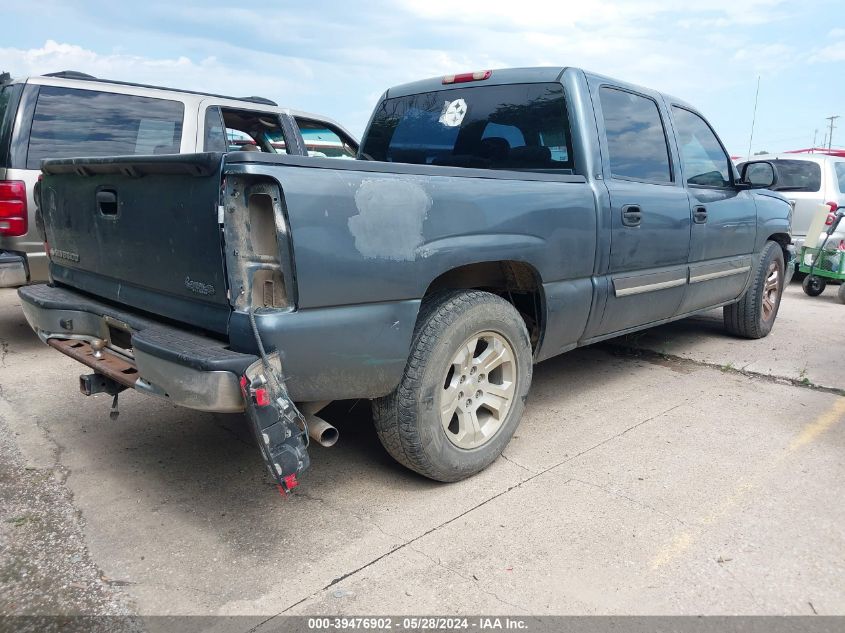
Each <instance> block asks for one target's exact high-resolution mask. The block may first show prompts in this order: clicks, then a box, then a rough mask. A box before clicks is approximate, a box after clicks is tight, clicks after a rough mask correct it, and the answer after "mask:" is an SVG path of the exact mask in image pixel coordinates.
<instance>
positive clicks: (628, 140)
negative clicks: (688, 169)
mask: <svg viewBox="0 0 845 633" xmlns="http://www.w3.org/2000/svg"><path fill="white" fill-rule="evenodd" d="M599 98H600V100H601V110H602V118H603V119H604V129H605V135H606V137H607V153H608V157H609V160H610V173H611V176H612V177H613V178H621V179H623V180H642V181H646V182H657V183H669V182H672V169H671V167H670V163H669V146H668V143H667V141H666V131H665V129H664V127H663V120H662V119H661V117H660V110H659V109H658V108H657V103H656V102H655V101H654V100H652V99H650V98H648V97H644V96H642V95H638V94H635V93H633V92H628V91H627V90H620V89H618V88H610V87H607V86H604V87H602V88H600V89H599Z"/></svg>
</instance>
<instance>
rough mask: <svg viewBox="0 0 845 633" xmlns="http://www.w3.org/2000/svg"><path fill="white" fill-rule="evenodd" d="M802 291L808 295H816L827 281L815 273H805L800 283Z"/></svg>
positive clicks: (824, 286) (825, 285) (822, 289)
mask: <svg viewBox="0 0 845 633" xmlns="http://www.w3.org/2000/svg"><path fill="white" fill-rule="evenodd" d="M801 287H802V288H803V289H804V293H805V294H807V295H808V296H810V297H818V296H819V295H820V294H821V293H823V292H824V289H825V288H827V282H826V281H825V280H824V279H822V278H821V277H816V276H815V275H807V276H806V277H804V281H803V282H802V284H801Z"/></svg>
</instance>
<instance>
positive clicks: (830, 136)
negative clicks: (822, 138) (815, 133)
mask: <svg viewBox="0 0 845 633" xmlns="http://www.w3.org/2000/svg"><path fill="white" fill-rule="evenodd" d="M825 118H826V119H827V120H828V121H830V134H828V135H827V151H830V149H831V147H833V130H834V129H835V128H836V126H835V125H834V124H833V122H834V121H835V120H836V119H838V118H839V115H838V114H835V115H833V116H829V117H825Z"/></svg>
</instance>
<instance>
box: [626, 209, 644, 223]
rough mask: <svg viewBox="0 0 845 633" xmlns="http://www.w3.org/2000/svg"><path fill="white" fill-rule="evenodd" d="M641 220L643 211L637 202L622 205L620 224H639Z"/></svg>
mask: <svg viewBox="0 0 845 633" xmlns="http://www.w3.org/2000/svg"><path fill="white" fill-rule="evenodd" d="M642 221H643V212H642V210H641V209H640V205H638V204H626V205H625V206H624V207H622V226H639V225H640V223H641V222H642Z"/></svg>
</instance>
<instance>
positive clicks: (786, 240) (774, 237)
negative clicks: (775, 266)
mask: <svg viewBox="0 0 845 633" xmlns="http://www.w3.org/2000/svg"><path fill="white" fill-rule="evenodd" d="M766 241H767V242H777V243H778V244H779V245H780V248H781V250H782V251H783V261H784V262H787V261H789V245H790V244H791V243H792V238H791V237H790V235H789V233H781V232H778V233H772V234H771V235H769V237H767V238H766Z"/></svg>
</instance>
